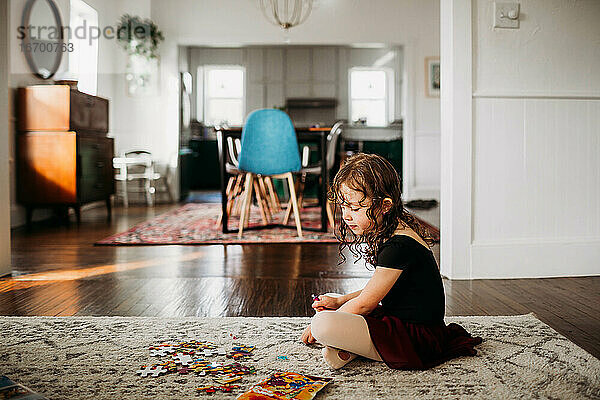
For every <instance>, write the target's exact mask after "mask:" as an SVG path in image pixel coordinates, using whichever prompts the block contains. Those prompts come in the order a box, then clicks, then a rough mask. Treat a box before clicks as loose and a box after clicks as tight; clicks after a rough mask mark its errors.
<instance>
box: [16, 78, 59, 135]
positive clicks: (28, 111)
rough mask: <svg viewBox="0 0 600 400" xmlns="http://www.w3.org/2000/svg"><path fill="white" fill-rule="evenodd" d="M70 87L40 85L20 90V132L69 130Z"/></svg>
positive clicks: (18, 103)
mask: <svg viewBox="0 0 600 400" xmlns="http://www.w3.org/2000/svg"><path fill="white" fill-rule="evenodd" d="M69 90H70V89H69V87H68V86H65V85H38V86H28V87H23V88H19V89H18V100H17V108H18V110H17V114H18V128H19V130H20V131H63V132H66V131H68V130H69Z"/></svg>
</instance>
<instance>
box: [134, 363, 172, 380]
mask: <svg viewBox="0 0 600 400" xmlns="http://www.w3.org/2000/svg"><path fill="white" fill-rule="evenodd" d="M166 372H167V370H166V369H165V368H164V367H163V366H162V365H153V366H151V367H149V366H146V365H142V367H141V368H140V369H139V370H137V371H136V373H137V374H140V375H141V376H142V378H145V377H147V376H148V375H152V376H153V377H155V378H156V377H157V376H159V375H160V374H163V373H166Z"/></svg>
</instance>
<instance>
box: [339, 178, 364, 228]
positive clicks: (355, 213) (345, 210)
mask: <svg viewBox="0 0 600 400" xmlns="http://www.w3.org/2000/svg"><path fill="white" fill-rule="evenodd" d="M340 192H341V195H342V197H343V199H344V200H345V201H344V204H342V205H341V209H342V219H343V220H344V222H345V223H346V225H348V227H349V228H350V229H351V230H352V232H353V233H354V234H355V235H357V236H358V235H362V234H363V233H364V232H366V231H367V230H368V229H369V228H370V226H371V220H370V219H369V217H368V216H367V210H368V209H369V207H370V205H371V201H370V200H369V199H364V200H363V201H362V204H361V203H360V201H361V200H362V199H363V196H364V195H363V194H362V193H361V192H358V191H356V190H354V189H351V188H349V187H348V186H347V185H346V184H345V183H342V184H341V185H340Z"/></svg>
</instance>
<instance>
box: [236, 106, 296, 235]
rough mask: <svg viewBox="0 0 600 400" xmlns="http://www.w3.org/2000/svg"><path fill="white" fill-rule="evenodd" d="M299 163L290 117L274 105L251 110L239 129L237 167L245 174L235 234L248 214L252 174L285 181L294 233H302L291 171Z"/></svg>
mask: <svg viewBox="0 0 600 400" xmlns="http://www.w3.org/2000/svg"><path fill="white" fill-rule="evenodd" d="M301 166H302V165H301V162H300V153H299V151H298V140H297V139H296V130H295V129H294V125H293V124H292V120H291V119H290V117H289V116H288V115H287V114H286V113H284V112H283V111H281V110H276V109H261V110H256V111H253V112H251V113H250V114H249V115H248V118H247V119H246V124H245V125H244V128H243V130H242V146H241V151H240V154H239V162H238V168H239V169H240V170H241V171H244V172H245V174H246V175H245V184H244V188H245V189H244V195H243V196H244V197H243V198H244V200H243V205H242V210H241V215H240V227H239V231H238V238H240V239H241V237H242V234H243V230H244V225H245V223H246V218H249V214H250V205H251V203H252V192H253V190H252V187H253V180H254V179H255V177H256V176H263V177H271V178H278V179H285V180H286V181H287V183H288V187H289V193H290V203H291V204H290V207H292V209H293V211H294V219H295V222H296V230H297V231H298V237H300V238H301V237H302V226H301V224H300V212H299V210H298V200H297V198H296V190H295V187H294V177H293V175H292V173H293V172H297V171H299V170H300V168H301ZM259 202H260V200H259Z"/></svg>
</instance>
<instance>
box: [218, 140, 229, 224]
mask: <svg viewBox="0 0 600 400" xmlns="http://www.w3.org/2000/svg"><path fill="white" fill-rule="evenodd" d="M224 136H225V135H223V132H221V131H217V139H218V140H217V147H218V149H219V166H220V168H221V213H222V217H221V223H222V224H223V233H229V229H228V227H227V226H228V217H229V216H228V215H227V188H226V182H227V176H226V175H227V172H226V170H225V162H226V157H227V156H226V154H227V153H226V152H227V141H226V138H225V137H224Z"/></svg>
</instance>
